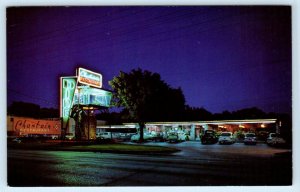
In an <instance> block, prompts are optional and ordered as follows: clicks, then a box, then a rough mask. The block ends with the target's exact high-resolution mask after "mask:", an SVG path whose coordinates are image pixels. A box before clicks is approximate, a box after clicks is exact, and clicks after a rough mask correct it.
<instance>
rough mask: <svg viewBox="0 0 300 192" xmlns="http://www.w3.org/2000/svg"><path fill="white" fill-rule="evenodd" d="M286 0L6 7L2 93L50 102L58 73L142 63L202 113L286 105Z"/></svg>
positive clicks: (109, 74)
mask: <svg viewBox="0 0 300 192" xmlns="http://www.w3.org/2000/svg"><path fill="white" fill-rule="evenodd" d="M291 64H292V63H291V9H290V7H284V6H278V7H257V6H244V7H239V6H231V7H221V6H219V7H204V6H192V7H188V6H182V7H146V6H141V7H125V6H124V7H35V8H30V7H18V8H8V9H7V89H8V90H7V94H8V96H7V98H8V104H10V103H11V102H12V101H25V102H33V103H37V104H39V105H41V106H43V107H58V105H59V77H60V76H72V75H75V69H76V67H78V66H81V67H85V68H87V69H90V70H94V71H97V72H100V73H102V74H103V80H104V87H105V88H106V89H110V87H109V85H108V84H107V82H108V81H109V80H111V79H112V78H113V77H114V76H116V75H118V74H119V71H120V70H122V71H125V72H129V71H130V70H131V69H134V68H138V67H140V68H142V69H145V70H149V71H151V72H157V73H159V74H160V75H161V77H162V79H163V80H165V81H166V82H167V83H168V84H170V85H171V86H172V87H174V88H177V87H181V88H182V90H183V93H184V95H185V99H186V104H188V105H190V106H193V107H204V108H206V109H207V110H209V111H210V112H213V113H216V112H222V111H224V110H229V111H233V110H238V109H242V108H246V107H258V108H261V109H262V110H264V111H266V112H289V113H290V111H291V105H292V103H291V96H292V93H291V91H292V85H291V84H292V80H291V70H292V69H291Z"/></svg>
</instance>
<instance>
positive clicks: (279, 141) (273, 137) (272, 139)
mask: <svg viewBox="0 0 300 192" xmlns="http://www.w3.org/2000/svg"><path fill="white" fill-rule="evenodd" d="M267 144H268V145H270V146H275V147H276V146H284V145H285V144H286V141H285V139H283V138H282V137H281V136H280V135H279V134H276V133H270V135H269V137H268V139H267Z"/></svg>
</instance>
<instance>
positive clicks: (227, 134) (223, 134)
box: [221, 133, 231, 136]
mask: <svg viewBox="0 0 300 192" xmlns="http://www.w3.org/2000/svg"><path fill="white" fill-rule="evenodd" d="M221 136H231V134H230V133H222V134H221Z"/></svg>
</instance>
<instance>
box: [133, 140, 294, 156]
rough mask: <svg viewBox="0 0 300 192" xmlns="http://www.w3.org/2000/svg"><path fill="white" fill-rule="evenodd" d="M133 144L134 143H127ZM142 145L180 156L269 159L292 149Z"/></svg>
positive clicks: (192, 143) (187, 143) (259, 145)
mask: <svg viewBox="0 0 300 192" xmlns="http://www.w3.org/2000/svg"><path fill="white" fill-rule="evenodd" d="M127 143H132V142H127ZM141 145H158V146H166V147H173V148H177V149H179V150H181V151H180V152H178V153H176V155H179V156H199V154H202V155H205V154H206V155H212V154H217V155H224V156H228V155H251V156H261V157H268V156H273V155H276V154H279V153H286V152H291V151H292V150H291V149H282V148H274V147H270V146H268V145H267V144H265V143H263V142H259V143H257V144H256V145H245V144H244V143H234V144H229V145H219V144H210V145H203V144H201V142H200V141H185V142H180V143H168V142H147V143H143V144H141Z"/></svg>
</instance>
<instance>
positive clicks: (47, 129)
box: [13, 117, 61, 135]
mask: <svg viewBox="0 0 300 192" xmlns="http://www.w3.org/2000/svg"><path fill="white" fill-rule="evenodd" d="M13 129H14V131H15V132H18V133H19V135H28V134H47V135H60V134H61V121H60V120H59V119H58V120H42V119H32V118H24V117H13Z"/></svg>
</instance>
